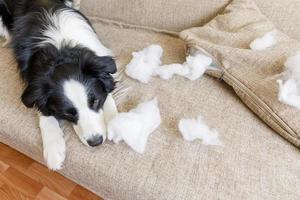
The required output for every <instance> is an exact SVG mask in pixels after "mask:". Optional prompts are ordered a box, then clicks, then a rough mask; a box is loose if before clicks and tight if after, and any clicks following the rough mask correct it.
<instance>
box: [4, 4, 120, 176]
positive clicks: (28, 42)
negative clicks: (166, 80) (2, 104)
mask: <svg viewBox="0 0 300 200" xmlns="http://www.w3.org/2000/svg"><path fill="white" fill-rule="evenodd" d="M72 4H73V1H69V0H0V19H1V20H0V34H1V35H2V36H5V37H6V38H7V39H8V38H11V46H12V48H13V49H14V53H15V57H16V60H17V62H18V66H19V69H20V74H21V76H22V78H23V79H24V81H25V82H26V84H27V87H26V88H25V90H24V92H23V94H22V97H21V99H22V102H23V103H24V105H25V106H27V107H28V108H33V107H35V108H36V109H37V110H38V111H39V113H40V116H39V120H40V122H39V124H40V129H41V135H42V140H43V148H44V158H45V161H46V163H47V165H48V167H49V168H50V169H52V170H59V169H61V168H62V166H63V162H64V159H65V148H66V147H65V140H64V137H63V135H64V134H63V131H62V129H61V128H60V126H59V121H60V120H66V121H69V122H71V123H72V124H73V127H74V129H75V132H76V134H77V135H78V136H79V138H80V140H81V141H82V142H83V143H84V144H86V145H88V146H91V147H94V146H97V145H100V144H102V143H103V141H104V140H105V137H106V126H105V112H106V111H111V110H113V109H111V108H110V105H112V104H111V103H112V102H113V99H112V95H111V94H110V93H111V92H112V91H113V90H114V88H115V81H114V79H113V77H112V74H113V73H115V72H116V70H117V69H116V64H115V61H114V59H113V58H112V52H111V51H110V50H109V49H107V48H106V47H105V46H104V45H103V44H102V43H101V42H100V40H99V39H98V37H97V35H96V33H95V31H94V29H93V28H92V26H91V24H90V23H89V21H88V20H87V18H85V17H84V16H83V15H82V14H81V13H80V12H79V11H77V10H75V9H74V8H72V7H70V6H71V5H72ZM108 115H109V116H111V115H112V113H108Z"/></svg>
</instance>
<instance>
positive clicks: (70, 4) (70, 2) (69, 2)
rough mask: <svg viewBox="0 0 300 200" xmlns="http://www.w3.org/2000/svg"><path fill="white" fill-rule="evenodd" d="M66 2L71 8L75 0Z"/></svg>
mask: <svg viewBox="0 0 300 200" xmlns="http://www.w3.org/2000/svg"><path fill="white" fill-rule="evenodd" d="M65 4H66V6H69V7H70V8H72V7H73V2H72V1H66V2H65Z"/></svg>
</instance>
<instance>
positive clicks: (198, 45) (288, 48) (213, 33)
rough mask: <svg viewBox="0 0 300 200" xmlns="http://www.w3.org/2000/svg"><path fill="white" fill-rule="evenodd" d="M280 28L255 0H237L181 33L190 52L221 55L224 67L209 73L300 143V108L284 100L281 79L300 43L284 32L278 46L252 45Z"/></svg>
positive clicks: (273, 125) (279, 37) (280, 130)
mask: <svg viewBox="0 0 300 200" xmlns="http://www.w3.org/2000/svg"><path fill="white" fill-rule="evenodd" d="M274 29H275V27H274V25H273V24H272V23H271V22H270V21H269V20H268V19H267V18H266V17H265V16H264V15H263V14H262V13H261V12H260V10H259V9H258V7H257V6H256V4H255V3H254V2H253V1H252V0H233V2H232V3H231V4H230V5H229V6H227V7H226V9H225V10H224V12H223V13H221V14H220V15H218V16H217V17H216V18H215V19H213V20H212V21H211V22H209V23H208V24H206V25H205V26H203V27H198V28H191V29H188V30H185V31H183V32H182V33H181V34H180V36H181V38H182V39H184V40H185V41H186V44H187V47H188V49H189V50H190V51H195V50H202V51H205V52H207V53H209V54H210V55H211V56H213V57H214V58H215V62H216V63H218V66H219V68H220V70H219V71H209V72H208V74H210V75H212V76H214V77H217V78H220V79H223V80H224V81H225V82H226V83H227V84H229V85H230V86H231V87H232V88H233V89H234V90H235V92H236V94H237V95H238V96H239V97H240V98H241V99H242V101H243V102H244V103H245V104H246V105H247V106H248V107H249V108H250V109H251V110H252V111H254V112H255V113H256V114H257V115H258V116H259V117H260V118H261V119H262V120H264V121H265V122H266V123H267V124H268V125H269V126H270V127H272V128H273V129H274V130H275V131H276V132H278V133H279V134H280V135H282V136H283V137H284V138H286V139H287V140H288V141H290V142H291V143H293V144H294V145H296V146H297V147H300V138H299V137H300V123H299V122H300V110H298V109H296V108H293V107H290V106H287V105H284V104H282V103H281V102H279V101H278V84H277V82H276V81H277V79H279V78H280V77H281V73H282V72H283V71H284V62H285V61H286V59H287V58H288V57H289V56H291V55H293V54H295V53H296V52H297V50H299V49H300V43H299V42H298V41H296V40H293V39H291V38H289V37H288V36H286V35H285V34H283V33H281V32H279V31H278V34H277V40H278V42H277V44H276V45H275V46H273V47H271V48H268V49H266V50H263V51H256V50H250V49H249V44H250V43H251V42H252V41H253V40H254V39H255V38H258V37H260V36H262V35H264V34H265V33H266V32H269V31H272V30H274ZM228 115H230V113H228ZM237 117H238V116H237Z"/></svg>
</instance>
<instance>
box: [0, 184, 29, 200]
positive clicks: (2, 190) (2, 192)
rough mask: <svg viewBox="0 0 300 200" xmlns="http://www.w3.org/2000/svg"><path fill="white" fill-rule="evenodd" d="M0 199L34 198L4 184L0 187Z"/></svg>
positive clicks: (22, 199) (19, 199) (24, 199)
mask: <svg viewBox="0 0 300 200" xmlns="http://www.w3.org/2000/svg"><path fill="white" fill-rule="evenodd" d="M0 198H1V200H32V199H34V198H32V197H29V196H27V195H26V194H24V193H22V192H20V191H18V190H16V189H14V188H12V187H9V186H8V185H6V184H4V185H3V186H1V187H0Z"/></svg>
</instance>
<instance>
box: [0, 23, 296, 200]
mask: <svg viewBox="0 0 300 200" xmlns="http://www.w3.org/2000/svg"><path fill="white" fill-rule="evenodd" d="M94 26H95V29H96V31H97V33H98V34H99V36H100V38H102V40H103V42H104V43H105V44H106V45H107V46H109V47H110V48H112V49H113V50H114V52H115V54H116V56H117V59H118V66H119V68H120V70H122V69H123V68H124V66H125V65H126V64H127V63H128V62H129V61H130V59H131V53H132V51H136V50H140V49H142V48H144V47H146V46H147V45H149V44H154V43H157V44H161V45H162V47H163V48H164V50H165V53H164V56H163V62H164V63H174V62H179V63H181V62H184V58H185V49H184V43H183V41H182V40H181V39H178V38H175V37H172V36H168V35H163V34H158V33H153V32H148V31H143V30H136V29H125V28H123V29H122V28H120V27H119V26H113V25H106V24H102V23H100V22H98V23H94ZM0 71H1V73H0V82H1V83H0V94H1V95H0V108H1V110H0V133H1V134H0V141H1V142H4V143H6V144H8V145H10V146H12V147H13V148H16V149H18V150H20V151H21V152H23V153H25V154H27V155H29V156H30V157H32V158H34V159H36V160H38V161H41V162H42V160H43V159H42V142H41V136H40V133H39V129H38V121H37V117H36V113H35V111H34V110H30V109H26V108H25V107H24V106H23V105H22V104H21V102H20V95H21V92H22V81H21V80H20V79H19V76H18V73H17V70H16V66H15V63H14V59H13V56H12V54H11V51H10V50H7V49H1V50H0ZM126 80H127V81H128V84H129V85H130V86H131V88H132V89H131V91H130V92H129V93H128V95H127V96H126V97H125V98H124V99H123V101H122V102H121V104H120V105H119V109H120V110H121V111H127V110H128V109H130V108H132V107H134V106H136V105H137V104H138V103H139V102H142V101H144V100H149V99H151V98H152V97H154V96H157V98H158V102H159V107H160V110H161V113H162V119H163V123H162V125H161V126H160V128H159V129H158V130H157V131H156V132H155V133H154V134H153V135H151V137H150V138H149V141H148V144H147V148H146V152H145V154H143V155H139V154H137V153H135V152H134V151H132V150H131V149H129V147H127V146H126V145H125V144H123V143H121V144H120V145H115V144H112V143H111V142H105V143H104V144H103V145H102V146H99V147H96V148H88V147H86V146H84V145H82V144H81V142H80V141H79V139H78V137H77V136H76V134H75V133H74V131H73V130H72V129H71V128H70V127H69V126H68V125H66V126H65V127H64V129H65V133H66V134H65V138H66V142H67V156H66V162H65V166H64V169H63V170H62V171H60V173H62V174H63V175H65V176H67V177H69V178H71V179H72V180H74V181H76V182H77V183H80V184H81V185H83V186H85V187H87V188H89V189H91V190H92V191H94V192H96V193H97V194H99V195H100V196H101V197H103V198H104V199H107V200H141V199H143V200H147V199H149V200H153V199H161V200H171V199H172V200H182V199H189V200H199V199H212V200H214V199H265V200H268V199H270V200H276V199H278V200H281V199H290V200H298V199H299V198H300V192H299V191H300V176H299V174H300V154H299V150H298V149H297V148H295V147H294V146H292V145H290V144H289V143H288V142H286V141H285V140H284V139H282V138H281V137H279V136H278V135H277V134H275V133H274V131H273V130H272V129H270V128H269V127H268V126H266V125H265V124H264V123H263V122H262V121H261V120H259V119H258V118H257V117H256V116H255V115H254V114H253V113H252V112H250V111H249V109H248V108H247V107H246V106H244V105H243V103H241V101H240V100H239V98H237V97H236V95H235V94H234V92H233V91H232V89H231V88H230V87H227V86H226V84H224V83H223V82H222V81H218V80H216V79H214V78H211V77H209V76H204V77H203V78H202V79H201V80H197V81H194V82H191V81H189V80H186V79H184V78H181V77H174V79H172V80H170V81H168V82H167V81H163V80H160V79H158V78H154V79H153V80H152V82H151V83H149V84H147V85H144V84H140V83H138V82H136V81H133V80H131V79H126ZM198 114H201V115H203V117H204V119H205V121H206V122H207V123H208V124H209V125H210V126H211V127H214V128H216V129H217V130H218V131H219V133H220V138H221V140H222V142H223V144H224V146H223V147H213V146H205V145H202V144H201V141H195V142H192V143H189V142H185V141H184V140H183V139H182V137H181V135H180V133H179V132H178V129H177V125H178V121H179V120H180V119H181V118H184V117H196V116H197V115H198Z"/></svg>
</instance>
